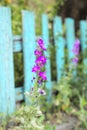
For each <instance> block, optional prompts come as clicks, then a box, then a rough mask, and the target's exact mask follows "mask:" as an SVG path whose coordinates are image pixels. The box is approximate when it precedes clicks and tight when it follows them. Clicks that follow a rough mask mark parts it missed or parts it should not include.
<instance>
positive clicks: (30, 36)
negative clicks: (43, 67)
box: [22, 11, 36, 104]
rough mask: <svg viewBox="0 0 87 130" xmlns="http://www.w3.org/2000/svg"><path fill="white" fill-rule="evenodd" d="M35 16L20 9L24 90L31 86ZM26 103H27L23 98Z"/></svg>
mask: <svg viewBox="0 0 87 130" xmlns="http://www.w3.org/2000/svg"><path fill="white" fill-rule="evenodd" d="M34 19H35V17H34V14H33V13H32V12H29V11H22V25H23V55H24V91H29V90H30V88H31V87H33V86H32V82H31V80H32V77H33V74H32V67H33V65H34V61H35V56H34V50H35V46H36V45H35V21H34ZM25 101H26V104H27V103H28V101H27V99H26V98H25Z"/></svg>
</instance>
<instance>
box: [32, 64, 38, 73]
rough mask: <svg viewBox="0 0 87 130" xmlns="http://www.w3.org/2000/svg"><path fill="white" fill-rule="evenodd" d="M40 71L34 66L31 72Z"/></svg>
mask: <svg viewBox="0 0 87 130" xmlns="http://www.w3.org/2000/svg"><path fill="white" fill-rule="evenodd" d="M39 70H40V67H39V66H37V65H35V66H34V67H33V68H32V72H37V71H39Z"/></svg>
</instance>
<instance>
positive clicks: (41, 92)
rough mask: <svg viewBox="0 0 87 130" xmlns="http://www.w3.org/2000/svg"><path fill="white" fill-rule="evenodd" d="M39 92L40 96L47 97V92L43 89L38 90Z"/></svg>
mask: <svg viewBox="0 0 87 130" xmlns="http://www.w3.org/2000/svg"><path fill="white" fill-rule="evenodd" d="M38 92H39V94H41V95H44V96H45V95H46V92H45V91H44V90H43V89H40V88H39V89H38Z"/></svg>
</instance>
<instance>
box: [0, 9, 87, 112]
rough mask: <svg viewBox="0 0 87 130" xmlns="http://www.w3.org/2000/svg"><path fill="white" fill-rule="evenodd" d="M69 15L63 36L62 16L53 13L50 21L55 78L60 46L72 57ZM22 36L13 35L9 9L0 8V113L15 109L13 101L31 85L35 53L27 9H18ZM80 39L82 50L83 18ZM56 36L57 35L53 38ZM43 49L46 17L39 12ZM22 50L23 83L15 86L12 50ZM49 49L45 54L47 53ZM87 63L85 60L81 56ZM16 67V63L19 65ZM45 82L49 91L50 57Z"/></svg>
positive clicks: (60, 65) (86, 26) (86, 37)
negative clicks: (66, 49) (53, 43)
mask: <svg viewBox="0 0 87 130" xmlns="http://www.w3.org/2000/svg"><path fill="white" fill-rule="evenodd" d="M15 17H16V16H15ZM74 24H75V23H74V20H73V19H72V18H66V20H65V26H66V36H65V38H64V37H63V36H62V35H61V34H62V33H63V27H62V19H61V17H58V16H56V17H55V18H54V20H53V34H54V41H55V44H56V45H57V46H58V48H57V51H56V66H57V81H58V80H59V79H60V78H61V75H62V69H64V63H65V60H64V58H63V57H64V48H65V46H67V48H68V59H70V58H72V56H73V54H72V52H71V49H72V46H73V43H74V41H75V25H74ZM22 28H23V30H22V36H13V34H12V25H11V10H10V8H8V7H0V112H5V113H8V114H10V113H12V112H14V111H15V106H16V101H21V100H23V99H24V100H25V102H26V98H25V97H24V94H23V93H24V92H25V91H29V90H30V87H31V86H32V83H31V79H32V72H31V69H32V66H33V65H34V60H35V56H34V54H33V52H34V49H35V47H36V42H35V41H36V35H35V15H34V13H32V12H29V11H25V10H23V11H22ZM80 33H81V35H80V40H81V46H82V52H83V51H84V50H85V49H86V48H87V44H86V41H87V21H80ZM57 36H58V37H57ZM41 37H42V38H43V39H44V41H45V46H46V48H47V47H48V46H49V44H50V43H49V30H48V17H47V15H46V14H43V15H42V35H41ZM16 52H22V53H23V57H24V58H23V61H24V86H23V87H19V88H15V84H14V63H13V53H16ZM49 55H50V54H49V51H48V52H46V56H49ZM83 62H84V63H85V64H87V59H83ZM19 67H20V66H19ZM46 73H47V77H48V82H47V83H46V87H47V88H48V89H49V91H50V92H51V88H52V81H51V68H50V60H48V61H47V64H46Z"/></svg>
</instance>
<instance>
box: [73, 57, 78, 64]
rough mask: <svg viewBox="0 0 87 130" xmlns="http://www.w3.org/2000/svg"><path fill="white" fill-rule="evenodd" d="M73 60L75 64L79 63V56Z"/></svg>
mask: <svg viewBox="0 0 87 130" xmlns="http://www.w3.org/2000/svg"><path fill="white" fill-rule="evenodd" d="M72 62H73V63H74V64H75V65H77V63H78V57H75V58H73V59H72Z"/></svg>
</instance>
